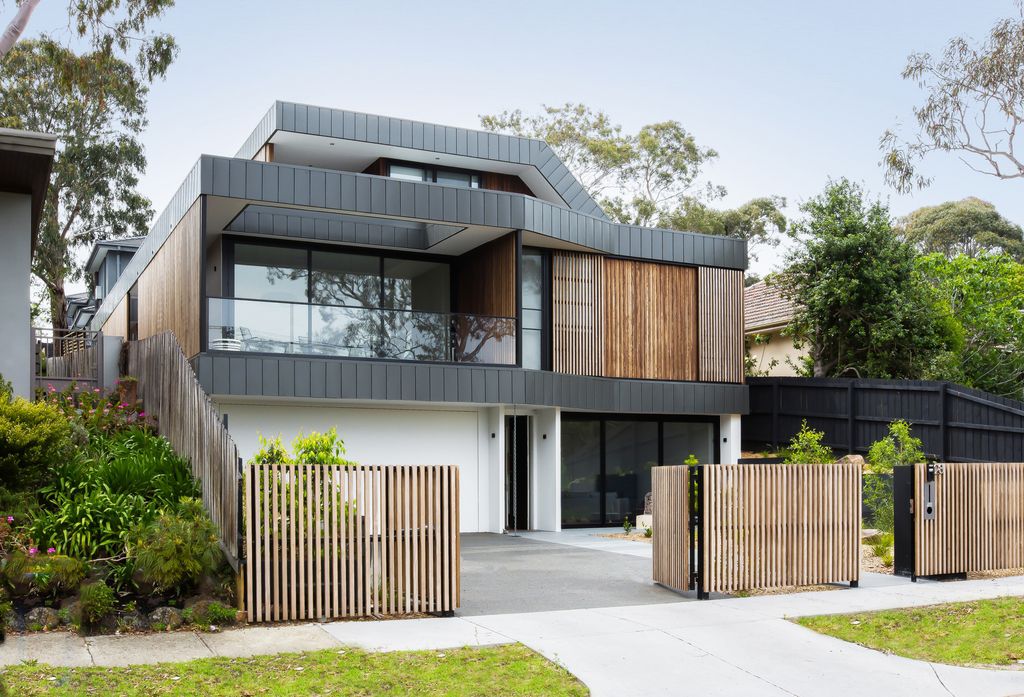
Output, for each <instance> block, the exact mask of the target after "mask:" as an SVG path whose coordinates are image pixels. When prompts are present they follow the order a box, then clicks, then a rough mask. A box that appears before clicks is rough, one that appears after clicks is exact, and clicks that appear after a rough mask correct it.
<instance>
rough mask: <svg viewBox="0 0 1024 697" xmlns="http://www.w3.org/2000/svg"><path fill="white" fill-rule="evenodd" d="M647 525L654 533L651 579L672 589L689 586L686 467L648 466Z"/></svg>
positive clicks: (688, 498) (691, 538)
mask: <svg viewBox="0 0 1024 697" xmlns="http://www.w3.org/2000/svg"><path fill="white" fill-rule="evenodd" d="M651 492H652V499H653V500H652V502H651V514H652V516H653V518H652V520H651V529H652V530H657V534H655V535H654V538H653V544H654V582H655V583H660V584H661V585H663V586H667V587H668V588H671V589H673V590H677V591H686V590H690V585H691V584H690V546H691V543H692V542H693V535H691V534H690V468H689V467H688V466H686V465H668V466H663V467H654V468H653V469H651Z"/></svg>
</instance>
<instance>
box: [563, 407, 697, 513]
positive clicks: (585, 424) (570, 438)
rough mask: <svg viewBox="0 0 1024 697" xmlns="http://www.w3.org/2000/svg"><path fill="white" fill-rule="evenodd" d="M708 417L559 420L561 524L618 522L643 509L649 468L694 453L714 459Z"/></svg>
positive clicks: (673, 461) (574, 418)
mask: <svg viewBox="0 0 1024 697" xmlns="http://www.w3.org/2000/svg"><path fill="white" fill-rule="evenodd" d="M715 433H716V431H715V426H714V424H713V423H711V422H708V421H692V422H691V421H675V420H659V419H642V418H632V419H631V418H621V417H619V418H604V417H599V416H595V417H568V418H563V419H562V453H561V454H562V524H563V525H566V526H573V525H576V526H579V525H620V524H621V523H622V520H623V519H624V518H625V517H626V516H627V515H628V516H630V518H631V519H632V518H633V517H634V516H636V515H639V514H641V513H643V510H644V499H645V497H646V496H647V493H648V492H650V491H651V471H652V469H653V468H654V467H656V466H658V465H679V464H683V463H684V462H685V461H686V458H687V457H689V456H690V455H693V456H694V457H696V458H697V460H698V461H699V462H701V463H710V462H714V461H715V457H716V456H715Z"/></svg>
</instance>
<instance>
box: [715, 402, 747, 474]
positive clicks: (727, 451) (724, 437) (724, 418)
mask: <svg viewBox="0 0 1024 697" xmlns="http://www.w3.org/2000/svg"><path fill="white" fill-rule="evenodd" d="M718 418H719V439H720V440H719V454H720V457H719V459H718V461H719V463H720V464H723V465H735V464H736V463H737V462H739V459H740V445H741V443H740V423H741V421H742V419H741V417H740V415H739V414H722V415H721V416H720V417H718Z"/></svg>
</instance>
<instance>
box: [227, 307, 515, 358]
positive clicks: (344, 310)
mask: <svg viewBox="0 0 1024 697" xmlns="http://www.w3.org/2000/svg"><path fill="white" fill-rule="evenodd" d="M208 302H209V314H208V321H209V333H208V344H207V345H208V348H209V349H210V350H212V351H254V352H260V353H291V354H303V355H313V356H346V357H350V358H386V359H392V360H407V361H438V362H445V363H486V364H497V365H514V364H515V362H516V320H515V319H514V318H512V317H487V316H483V315H468V314H458V313H450V312H419V311H414V310H388V309H382V308H368V307H350V306H345V305H313V304H309V303H293V302H279V301H275V300H240V299H233V298H208Z"/></svg>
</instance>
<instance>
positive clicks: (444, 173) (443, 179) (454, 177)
mask: <svg viewBox="0 0 1024 697" xmlns="http://www.w3.org/2000/svg"><path fill="white" fill-rule="evenodd" d="M435 181H436V182H437V183H438V184H444V185H445V186H464V187H466V188H467V189H479V188H480V177H479V175H476V174H470V173H469V172H453V171H452V170H449V169H439V170H437V179H435Z"/></svg>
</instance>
